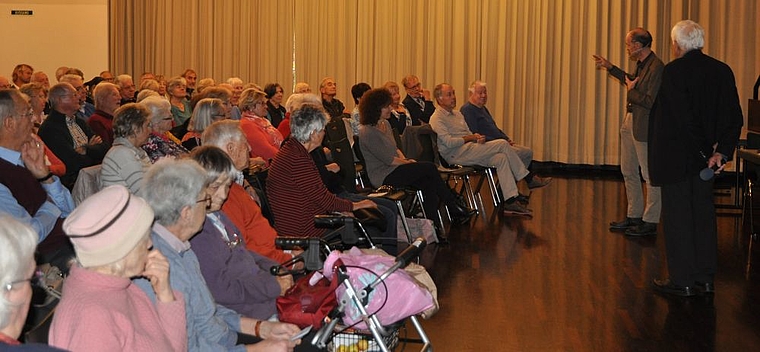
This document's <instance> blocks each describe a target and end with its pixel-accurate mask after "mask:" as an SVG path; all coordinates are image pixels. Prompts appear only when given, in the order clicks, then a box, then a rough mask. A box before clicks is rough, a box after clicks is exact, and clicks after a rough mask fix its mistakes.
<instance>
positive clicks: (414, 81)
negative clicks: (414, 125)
mask: <svg viewBox="0 0 760 352" xmlns="http://www.w3.org/2000/svg"><path fill="white" fill-rule="evenodd" d="M401 85H403V86H404V90H405V91H406V98H404V101H403V104H404V107H405V108H406V109H407V110H409V114H410V115H412V119H413V120H419V121H424V122H425V123H430V116H432V115H433V113H434V112H435V105H433V101H432V100H430V91H429V90H427V89H424V88H422V82H420V79H419V78H417V76H415V75H409V76H406V77H404V79H402V80H401Z"/></svg>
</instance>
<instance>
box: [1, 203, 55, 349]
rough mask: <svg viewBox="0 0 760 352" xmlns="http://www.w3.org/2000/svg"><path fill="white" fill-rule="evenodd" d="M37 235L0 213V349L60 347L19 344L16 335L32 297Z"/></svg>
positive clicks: (18, 332)
mask: <svg viewBox="0 0 760 352" xmlns="http://www.w3.org/2000/svg"><path fill="white" fill-rule="evenodd" d="M36 246H37V235H36V234H35V233H34V230H32V229H31V228H30V227H29V226H28V225H26V224H23V223H21V222H19V221H17V220H16V219H14V218H12V217H10V216H7V215H2V216H0V350H2V351H40V352H43V351H51V352H55V351H63V350H59V349H57V348H55V347H51V346H47V345H42V344H25V345H21V343H20V342H19V341H18V337H19V336H20V335H21V331H22V329H23V328H24V322H25V321H26V316H27V314H28V312H29V305H30V303H31V301H32V285H33V282H34V281H35V278H36V275H37V274H36V272H35V268H36V266H35V263H34V248H35V247H36Z"/></svg>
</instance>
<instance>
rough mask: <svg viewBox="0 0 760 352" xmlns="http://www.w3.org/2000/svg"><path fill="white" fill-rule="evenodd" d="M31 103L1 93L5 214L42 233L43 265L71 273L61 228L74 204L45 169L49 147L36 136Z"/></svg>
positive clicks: (0, 192) (0, 205)
mask: <svg viewBox="0 0 760 352" xmlns="http://www.w3.org/2000/svg"><path fill="white" fill-rule="evenodd" d="M32 128H33V127H32V120H31V114H30V113H29V103H28V102H27V101H26V100H25V99H24V97H23V96H22V95H21V93H20V92H19V91H17V90H15V89H3V90H0V170H1V171H2V172H0V213H5V214H8V215H10V216H12V217H13V218H15V219H16V220H18V221H21V222H22V223H24V224H26V225H29V226H30V227H31V228H32V229H33V230H34V232H35V233H37V242H39V243H40V246H39V248H38V251H39V252H40V258H39V259H40V262H41V263H51V264H53V265H55V266H57V267H58V268H59V269H61V270H63V271H66V270H68V266H67V262H68V260H69V259H71V256H72V255H73V249H72V248H71V245H70V243H69V240H68V238H67V237H66V236H65V235H64V233H63V230H62V229H61V223H62V222H63V218H65V217H66V216H67V215H68V214H69V213H70V212H71V211H73V210H74V200H73V199H72V198H71V194H70V193H69V191H68V190H67V189H66V188H64V187H63V185H62V184H61V181H60V179H59V178H58V177H57V176H54V175H53V174H52V173H51V172H50V169H49V167H48V166H47V164H46V163H45V158H44V155H45V152H44V144H43V143H42V141H41V140H40V139H39V137H37V136H36V135H34V134H33V133H32Z"/></svg>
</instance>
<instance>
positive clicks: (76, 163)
mask: <svg viewBox="0 0 760 352" xmlns="http://www.w3.org/2000/svg"><path fill="white" fill-rule="evenodd" d="M49 99H50V103H51V110H50V115H48V117H47V119H45V122H43V123H42V125H41V126H40V130H39V132H38V134H39V135H40V138H42V140H43V141H45V144H47V146H48V148H50V150H51V151H52V152H53V153H54V154H55V155H56V156H58V158H59V159H61V161H63V163H64V164H66V174H65V175H63V177H61V182H63V185H64V186H66V187H67V188H69V189H71V188H72V187H74V182H76V180H77V176H79V170H81V169H82V168H85V167H88V166H92V165H97V164H100V163H101V162H102V161H103V157H104V156H105V155H106V152H107V151H108V148H110V147H111V145H110V144H108V143H103V140H102V139H101V138H100V136H98V135H96V134H95V133H94V132H92V130H91V129H90V126H87V123H85V122H84V121H83V120H82V119H80V118H78V117H76V113H77V111H79V96H78V95H77V92H76V90H75V89H74V87H73V86H72V85H71V84H68V83H58V84H56V85H54V86H53V87H52V88H50V97H49Z"/></svg>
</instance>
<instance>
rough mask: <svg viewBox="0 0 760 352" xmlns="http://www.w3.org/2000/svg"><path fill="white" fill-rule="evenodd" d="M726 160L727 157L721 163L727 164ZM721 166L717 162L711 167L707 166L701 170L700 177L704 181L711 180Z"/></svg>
mask: <svg viewBox="0 0 760 352" xmlns="http://www.w3.org/2000/svg"><path fill="white" fill-rule="evenodd" d="M726 161H727V160H726V159H721V160H720V165H725V164H726ZM719 168H720V166H718V164H717V163H716V164H715V165H713V166H711V167H706V168H704V169H702V171H700V172H699V178H701V179H702V181H710V180H711V179H712V178H713V177H714V176H715V172H716V171H718V169H719Z"/></svg>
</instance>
